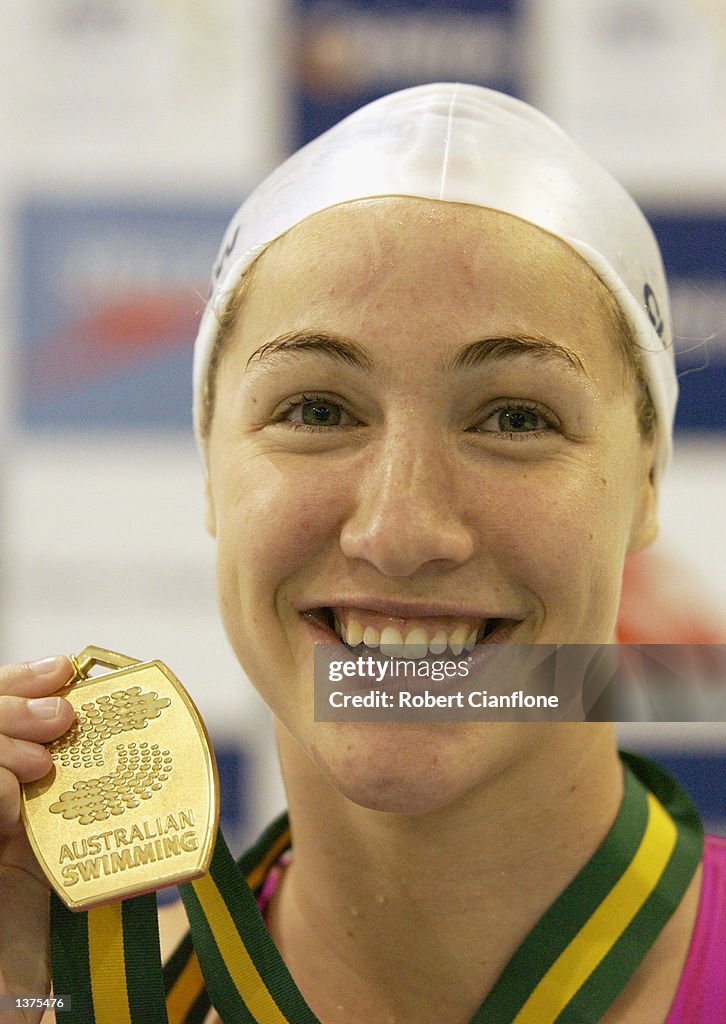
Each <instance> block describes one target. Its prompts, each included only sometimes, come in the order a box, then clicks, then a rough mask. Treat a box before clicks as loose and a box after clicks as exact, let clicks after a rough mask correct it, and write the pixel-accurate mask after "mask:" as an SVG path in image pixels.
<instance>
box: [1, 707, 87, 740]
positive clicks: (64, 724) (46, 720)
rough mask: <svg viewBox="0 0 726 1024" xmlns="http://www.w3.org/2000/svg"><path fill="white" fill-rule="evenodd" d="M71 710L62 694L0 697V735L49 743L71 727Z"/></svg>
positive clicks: (72, 712) (72, 714)
mask: <svg viewBox="0 0 726 1024" xmlns="http://www.w3.org/2000/svg"><path fill="white" fill-rule="evenodd" d="M73 718H74V711H73V707H72V706H71V704H69V703H68V701H67V700H65V698H63V697H30V698H27V699H26V698H25V697H8V696H3V697H0V734H5V735H6V736H12V737H13V738H14V739H19V740H31V741H32V742H34V743H49V742H50V741H51V740H55V739H57V738H58V737H59V736H62V735H63V733H64V732H65V731H66V730H67V729H68V728H70V726H71V723H72V722H73Z"/></svg>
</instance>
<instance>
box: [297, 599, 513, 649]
mask: <svg viewBox="0 0 726 1024" xmlns="http://www.w3.org/2000/svg"><path fill="white" fill-rule="evenodd" d="M307 614H308V615H309V616H310V617H311V618H312V619H313V620H314V621H315V622H316V623H317V624H318V625H322V626H325V627H326V628H327V629H329V630H331V631H332V632H334V633H336V634H337V636H338V637H339V638H340V639H341V640H342V642H343V643H344V644H345V645H346V647H348V648H350V649H351V650H352V651H357V652H358V653H360V652H361V650H363V649H366V648H367V649H368V650H372V651H380V652H381V653H382V654H385V655H390V656H391V657H394V658H401V657H408V658H423V657H426V655H428V654H435V655H441V654H444V653H446V652H447V651H448V652H450V653H451V655H453V656H454V657H457V656H458V655H460V654H462V653H465V652H466V653H468V652H470V651H473V649H474V647H475V646H476V645H477V644H495V643H506V642H507V641H508V638H509V635H510V633H511V632H512V630H513V629H514V628H515V626H517V625H519V620H517V619H511V618H495V617H486V618H484V617H476V616H472V615H461V616H455V615H451V616H448V615H447V616H431V617H422V618H396V617H394V616H391V615H385V614H381V613H380V612H374V611H371V610H369V609H364V608H348V607H345V608H343V607H339V608H331V607H328V608H316V609H311V610H310V611H309V612H308V613H307Z"/></svg>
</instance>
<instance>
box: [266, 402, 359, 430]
mask: <svg viewBox="0 0 726 1024" xmlns="http://www.w3.org/2000/svg"><path fill="white" fill-rule="evenodd" d="M281 420H282V421H283V422H285V423H292V424H293V425H295V426H302V427H340V426H349V425H351V424H352V423H353V422H354V420H353V418H352V416H350V414H349V413H347V412H346V411H345V409H344V408H343V406H342V405H340V404H339V403H338V402H334V401H332V400H331V399H329V398H315V397H308V396H307V395H302V396H301V397H300V398H298V399H294V400H293V401H291V402H290V403H289V404H288V406H287V409H286V410H285V412H284V413H283V415H282V417H281Z"/></svg>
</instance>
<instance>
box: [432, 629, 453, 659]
mask: <svg viewBox="0 0 726 1024" xmlns="http://www.w3.org/2000/svg"><path fill="white" fill-rule="evenodd" d="M448 642H449V638H448V637H447V635H446V631H445V630H443V629H437V630H436V632H435V633H434V635H433V637H432V638H431V639H430V640H429V650H430V651H431V653H432V654H443V653H444V651H445V650H446V647H447V644H448Z"/></svg>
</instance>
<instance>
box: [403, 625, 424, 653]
mask: <svg viewBox="0 0 726 1024" xmlns="http://www.w3.org/2000/svg"><path fill="white" fill-rule="evenodd" d="M428 650H429V645H428V637H427V636H426V630H425V629H424V628H423V626H416V628H415V629H412V630H411V631H410V633H407V634H406V640H405V652H404V653H405V655H406V657H407V658H425V657H426V655H427V654H428Z"/></svg>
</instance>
